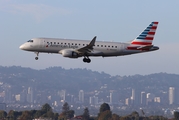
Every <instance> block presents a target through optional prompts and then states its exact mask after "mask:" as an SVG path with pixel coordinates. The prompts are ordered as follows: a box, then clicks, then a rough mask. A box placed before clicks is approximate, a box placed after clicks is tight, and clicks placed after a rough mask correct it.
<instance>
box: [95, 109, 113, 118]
mask: <svg viewBox="0 0 179 120" xmlns="http://www.w3.org/2000/svg"><path fill="white" fill-rule="evenodd" d="M111 118H112V112H111V111H110V110H106V111H104V112H102V113H100V116H99V117H98V120H109V119H111Z"/></svg>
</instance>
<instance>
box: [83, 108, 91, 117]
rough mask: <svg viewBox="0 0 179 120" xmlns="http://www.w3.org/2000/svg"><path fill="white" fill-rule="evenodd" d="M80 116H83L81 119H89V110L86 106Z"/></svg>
mask: <svg viewBox="0 0 179 120" xmlns="http://www.w3.org/2000/svg"><path fill="white" fill-rule="evenodd" d="M82 116H83V120H89V118H90V115H89V110H88V108H87V107H86V108H85V109H84V113H83V115H82Z"/></svg>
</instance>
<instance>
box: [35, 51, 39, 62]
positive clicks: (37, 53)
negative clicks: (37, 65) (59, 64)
mask: <svg viewBox="0 0 179 120" xmlns="http://www.w3.org/2000/svg"><path fill="white" fill-rule="evenodd" d="M35 54H36V55H37V57H35V60H38V59H39V57H38V56H39V52H35Z"/></svg>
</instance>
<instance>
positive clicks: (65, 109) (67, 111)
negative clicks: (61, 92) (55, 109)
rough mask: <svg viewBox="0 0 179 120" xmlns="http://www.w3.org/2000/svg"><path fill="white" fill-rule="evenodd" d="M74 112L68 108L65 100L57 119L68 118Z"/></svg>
mask: <svg viewBox="0 0 179 120" xmlns="http://www.w3.org/2000/svg"><path fill="white" fill-rule="evenodd" d="M74 114H75V111H74V110H70V107H69V105H68V103H67V102H65V103H64V104H63V107H62V113H61V114H60V116H59V119H60V120H66V119H70V118H73V117H74Z"/></svg>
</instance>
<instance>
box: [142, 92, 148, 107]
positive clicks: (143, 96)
mask: <svg viewBox="0 0 179 120" xmlns="http://www.w3.org/2000/svg"><path fill="white" fill-rule="evenodd" d="M146 100H147V99H146V93H145V92H141V105H146V102H147V101H146Z"/></svg>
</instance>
